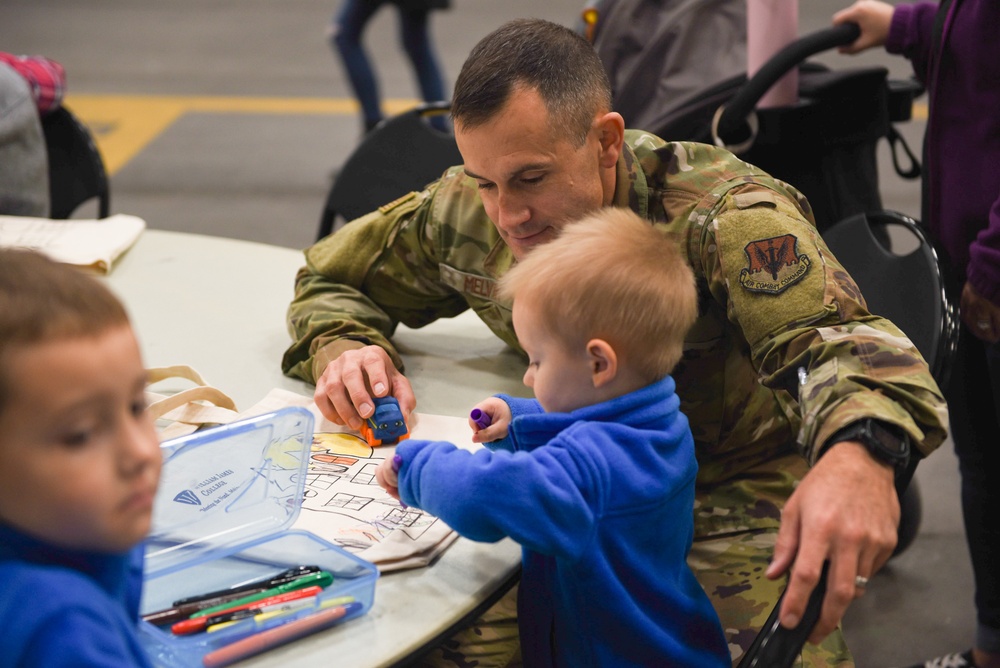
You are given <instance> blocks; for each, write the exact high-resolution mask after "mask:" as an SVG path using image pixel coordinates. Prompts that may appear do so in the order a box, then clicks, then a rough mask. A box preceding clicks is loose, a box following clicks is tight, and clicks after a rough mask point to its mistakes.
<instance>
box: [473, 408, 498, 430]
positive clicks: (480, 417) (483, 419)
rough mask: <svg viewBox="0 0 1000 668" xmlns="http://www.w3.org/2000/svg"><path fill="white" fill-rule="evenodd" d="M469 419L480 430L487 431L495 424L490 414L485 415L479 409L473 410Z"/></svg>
mask: <svg viewBox="0 0 1000 668" xmlns="http://www.w3.org/2000/svg"><path fill="white" fill-rule="evenodd" d="M469 418H470V419H471V420H472V421H473V422H474V423H475V425H476V426H477V427H479V428H480V429H486V428H487V427H489V426H490V425H491V424H492V423H493V418H491V417H490V414H489V413H484V412H483V411H481V410H479V409H478V408H473V409H472V412H471V413H469Z"/></svg>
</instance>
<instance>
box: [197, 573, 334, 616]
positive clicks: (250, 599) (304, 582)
mask: <svg viewBox="0 0 1000 668" xmlns="http://www.w3.org/2000/svg"><path fill="white" fill-rule="evenodd" d="M331 584H333V576H332V575H330V574H329V573H327V572H326V571H320V572H319V573H311V574H309V575H306V576H304V577H301V578H298V579H297V580H292V581H291V582H286V583H285V584H283V585H278V586H277V587H273V588H271V589H265V590H264V591H261V592H257V593H256V594H250V595H249V596H244V597H243V598H238V599H236V600H235V601H230V602H229V603H222V604H220V605H217V606H215V607H212V608H206V609H205V610H200V611H198V612H196V613H195V614H194V615H192V618H194V617H211V616H212V615H214V614H215V613H217V612H223V611H226V610H231V609H233V608H238V607H241V606H243V605H244V604H246V603H255V602H257V601H259V600H261V599H264V598H270V597H272V596H278V595H280V594H287V593H288V592H291V591H295V590H296V589H305V588H306V587H312V586H317V587H328V586H329V585H331Z"/></svg>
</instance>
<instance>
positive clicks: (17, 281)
mask: <svg viewBox="0 0 1000 668" xmlns="http://www.w3.org/2000/svg"><path fill="white" fill-rule="evenodd" d="M128 322H129V321H128V315H127V314H126V312H125V308H124V307H123V306H122V304H121V302H120V301H118V299H117V298H116V297H115V296H114V295H113V294H112V293H111V291H110V290H108V288H107V287H105V286H104V285H103V284H102V283H100V282H98V281H97V280H96V279H94V278H91V277H90V276H87V275H85V274H83V272H81V271H80V270H78V269H75V268H73V267H70V266H68V265H64V264H59V263H57V262H53V261H52V260H49V259H48V258H46V257H44V256H43V255H41V254H39V253H35V252H33V251H24V250H10V249H0V409H2V407H3V406H4V404H5V401H6V399H7V396H8V393H9V390H10V388H8V387H7V379H6V378H5V377H4V371H3V370H4V368H6V362H5V359H6V357H7V355H8V354H10V351H11V350H12V349H13V348H16V347H18V346H25V345H33V344H39V343H46V342H50V341H53V340H58V339H70V338H77V337H82V336H96V335H98V334H100V333H102V332H104V331H105V330H107V329H111V328H112V327H115V326H121V325H127V324H128Z"/></svg>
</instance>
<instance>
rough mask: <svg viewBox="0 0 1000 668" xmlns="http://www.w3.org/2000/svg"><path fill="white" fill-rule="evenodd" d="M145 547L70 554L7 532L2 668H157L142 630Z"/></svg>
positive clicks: (0, 598) (1, 588)
mask: <svg viewBox="0 0 1000 668" xmlns="http://www.w3.org/2000/svg"><path fill="white" fill-rule="evenodd" d="M142 556H143V548H142V547H141V545H140V546H139V547H136V548H134V549H133V550H132V551H130V552H128V553H126V554H118V555H109V554H96V553H85V552H77V551H74V550H66V549H62V548H58V547H54V546H52V545H49V544H48V543H43V542H41V541H39V540H37V539H35V538H32V537H31V536H27V535H25V534H24V533H21V532H19V531H16V530H14V529H12V528H11V527H8V526H4V525H0V583H2V584H0V665H2V666H5V667H10V668H14V667H20V666H25V667H27V666H45V668H59V667H61V666H67V667H69V666H72V667H74V668H87V667H96V666H102V667H107V668H111V667H113V668H122V667H124V666H128V667H129V668H132V667H135V666H139V667H142V666H149V665H150V662H149V659H148V658H147V657H146V654H145V652H144V651H143V649H142V647H141V646H140V645H139V640H138V638H137V636H136V626H137V624H138V619H139V598H140V595H141V593H142Z"/></svg>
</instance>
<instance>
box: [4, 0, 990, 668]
mask: <svg viewBox="0 0 1000 668" xmlns="http://www.w3.org/2000/svg"><path fill="white" fill-rule="evenodd" d="M790 1H791V0H790ZM337 4H338V3H337V2H335V1H332V0H331V1H321V0H160V1H158V2H155V3H152V2H143V1H141V0H84V1H82V2H81V1H78V0H77V1H74V0H0V49H3V50H4V51H10V52H14V53H38V54H44V55H48V56H50V57H52V58H55V59H57V60H59V61H60V62H62V63H63V64H64V65H65V66H66V68H67V70H68V75H69V89H70V97H69V98H68V102H67V104H68V105H69V106H71V107H73V108H76V109H78V110H79V111H80V115H81V116H82V117H83V118H84V120H85V121H87V122H88V123H89V124H90V125H91V127H92V129H93V130H94V132H95V134H97V135H98V140H99V142H100V143H102V144H104V143H107V146H108V147H109V148H108V153H109V154H111V155H108V156H107V157H108V158H111V159H113V160H114V162H115V165H114V169H113V172H112V177H111V193H112V199H111V208H112V212H115V213H130V214H134V215H138V216H141V217H142V218H144V219H145V220H146V221H147V223H148V224H149V226H150V227H152V228H157V229H168V230H181V231H188V232H199V233H204V234H211V235H218V236H227V237H235V238H242V239H249V240H254V241H260V242H265V243H273V244H278V245H283V246H288V247H292V248H303V247H305V246H307V245H308V244H309V243H311V242H312V240H313V238H314V236H315V234H316V229H317V224H318V220H319V216H320V211H321V209H322V206H323V202H324V199H325V196H326V192H327V190H328V189H329V186H330V178H331V175H332V174H333V173H335V172H336V170H338V169H339V167H340V165H341V164H342V163H343V161H344V160H345V158H346V156H347V155H348V154H349V153H350V151H351V150H352V148H353V147H354V146H355V144H356V143H357V140H358V138H359V136H360V122H359V120H358V117H357V115H356V111H355V110H354V108H353V107H352V103H351V99H352V98H351V93H350V90H349V88H348V86H347V82H346V79H345V77H344V74H343V71H342V69H341V68H340V65H339V62H338V61H337V60H335V58H334V56H333V54H332V52H331V51H330V48H329V45H328V43H327V41H326V38H325V31H326V27H327V25H328V23H329V20H330V15H331V14H332V12H333V11H334V10H335V9H336V7H337ZM582 4H583V2H582V1H581V2H577V1H575V0H549V1H548V2H539V1H537V0H505V1H504V2H488V1H486V0H454V2H453V8H452V10H450V11H447V12H441V13H438V14H436V15H434V17H433V33H434V37H435V40H436V44H437V48H438V51H439V55H440V58H441V62H442V64H443V67H444V71H445V74H446V79H447V82H448V87H449V88H450V86H451V84H452V83H453V82H454V79H455V76H456V75H457V73H458V70H459V68H460V66H461V64H462V62H463V61H464V59H465V56H466V54H467V53H468V51H469V49H470V48H471V47H472V45H473V44H474V43H475V42H476V41H477V40H478V39H479V38H480V37H482V36H483V35H485V34H486V33H487V32H489V31H490V30H491V29H493V28H494V27H496V26H497V25H499V24H500V23H501V22H503V21H505V20H507V19H511V18H515V17H521V16H538V17H542V18H548V19H551V20H554V21H557V22H560V23H565V24H571V23H573V22H574V21H575V20H576V17H577V16H578V15H579V11H580V8H581V6H582ZM847 4H848V3H847V2H846V1H841V0H810V1H809V2H803V3H801V4H800V10H799V12H800V20H799V26H800V34H805V33H807V32H811V31H812V30H815V29H818V28H821V27H826V26H827V25H828V24H829V17H830V16H831V15H832V13H833V12H834V11H836V10H837V9H839V8H841V7H843V6H846V5H847ZM366 43H367V45H368V47H369V49H370V52H371V54H372V56H373V60H374V63H375V67H376V69H377V71H378V74H379V77H380V82H381V87H382V91H383V95H384V96H385V97H386V98H387V99H388V100H389V101H390V104H393V105H395V106H394V108H399V106H400V105H406V104H409V103H412V102H413V101H414V98H415V97H416V96H417V92H416V87H415V84H414V81H413V76H412V73H411V70H410V69H409V67H408V64H407V61H406V60H405V57H404V56H403V54H402V53H401V50H400V48H399V47H398V42H397V38H396V26H395V17H394V16H393V11H392V10H391V8H386V9H384V10H383V11H381V12H380V13H379V14H378V15H377V16H376V18H375V19H374V20H373V22H372V24H371V26H370V28H369V31H368V34H367V36H366ZM816 60H819V61H821V62H824V63H825V64H827V65H829V66H831V67H835V68H839V67H851V66H857V65H862V64H864V65H868V64H882V65H885V66H886V67H888V68H889V70H890V74H891V75H892V76H897V77H905V76H908V75H909V69H908V66H907V64H906V63H905V62H904V61H902V60H899V59H894V58H891V57H889V56H886V55H885V54H884V53H881V52H871V53H868V54H863V55H862V56H857V57H854V58H851V59H848V58H846V57H843V56H839V55H837V54H834V53H828V54H824V55H822V56H819V57H817V58H816ZM123 95H125V96H140V97H139V98H129V99H132V100H133V101H134V100H135V99H141V100H145V101H146V106H142V107H138V109H139V111H136V110H135V109H133V108H132V107H128V106H127V105H125V104H124V103H118V102H116V100H118V99H119V98H116V97H112V96H123ZM161 96H167V97H161ZM210 98H211V99H216V98H222V99H223V101H222V102H221V103H218V104H216V105H215V106H214V107H213V106H212V105H207V104H204V103H203V104H199V102H198V101H199V100H201V101H204V100H206V99H210ZM310 103H316V104H317V105H318V107H319V109H318V110H317V109H315V108H312V107H310ZM170 105H179V108H180V109H181V111H180V112H179V113H177V114H176V117H174V118H172V120H170V121H169V122H163V123H161V124H160V125H158V126H156V125H155V124H153V123H152V120H151V119H154V118H155V117H156V116H157V115H158V114H163V113H165V111H166V109H167V108H168V107H169V106H170ZM83 111H88V113H82V112H83ZM130 114H131V115H130ZM144 124H145V126H150V127H153V126H155V128H156V131H155V132H154V133H153V134H152V135H151V136H150V137H147V138H145V139H135V138H133V139H129V138H128V137H124V138H123V137H121V136H120V135H127V134H128V133H127V132H125V131H126V129H130V128H132V127H134V126H136V125H139V126H143V125H144ZM151 124H152V125H151ZM900 129H901V131H902V132H903V133H904V135H905V136H906V137H907V138H908V139H909V141H910V144H911V146H913V147H915V148H917V147H919V144H920V138H921V137H922V133H923V123H922V122H921V121H919V120H915V121H912V122H910V123H906V124H905V125H903V126H902V127H901V128H900ZM147 140H148V141H147ZM130 142H131V143H130ZM123 146H125V147H126V149H129V150H123V148H122V147H123ZM130 151H132V152H130ZM122 156H126V157H124V158H123V157H122ZM880 161H881V175H880V187H881V191H882V195H883V200H884V204H885V206H886V208H890V209H895V210H899V211H903V212H905V213H909V214H912V215H917V214H918V213H919V186H918V185H917V184H916V182H913V181H904V180H903V179H900V178H899V177H897V176H896V175H895V174H894V173H893V172H892V169H891V166H890V164H889V158H888V152H887V150H886V148H885V146H884V143H883V146H882V147H881V148H880ZM95 210H96V209H95ZM88 213H89V212H88V211H87V210H86V208H85V209H83V210H82V211H81V212H80V214H79V215H80V216H87V215H88ZM90 215H93V214H92V213H90ZM917 478H918V481H919V484H920V487H921V493H922V501H923V521H922V525H921V530H920V533H919V535H918V537H917V539H916V541H915V543H914V544H913V545H912V546H911V547H910V548H909V549H908V550H907V551H906V552H904V553H903V554H901V555H899V556H898V557H897V558H895V559H893V560H892V561H891V562H890V563H889V565H888V566H887V567H886V568H885V569H883V571H882V572H881V573H879V574H878V576H877V577H875V578H874V579H873V581H872V583H871V585H870V586H869V591H868V593H867V594H866V595H865V596H864V597H863V598H862V599H860V600H859V601H857V602H856V603H855V604H854V605H853V606H852V608H851V609H850V611H849V613H848V616H847V618H846V619H845V622H844V626H845V631H846V634H847V637H848V640H849V643H850V645H851V647H852V649H853V651H854V653H855V656H856V659H857V665H858V666H861V667H863V668H867V667H869V666H872V667H878V666H905V665H908V664H910V663H912V662H915V661H917V660H923V659H925V658H930V657H932V656H935V655H938V654H941V653H945V652H951V651H957V650H964V649H965V648H967V647H968V646H970V644H971V642H972V639H973V629H974V619H975V615H974V610H973V607H972V584H971V569H970V566H969V560H968V556H967V552H966V548H965V536H964V530H963V526H962V519H961V512H960V509H959V501H958V499H959V482H958V475H957V464H956V460H955V457H954V455H953V454H952V452H951V445H950V442H949V443H946V444H945V446H943V447H942V449H941V450H940V451H939V452H938V453H936V454H935V455H934V456H932V457H930V458H929V459H928V460H927V461H925V462H924V463H923V464H922V465H921V467H920V469H919V470H918V472H917Z"/></svg>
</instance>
